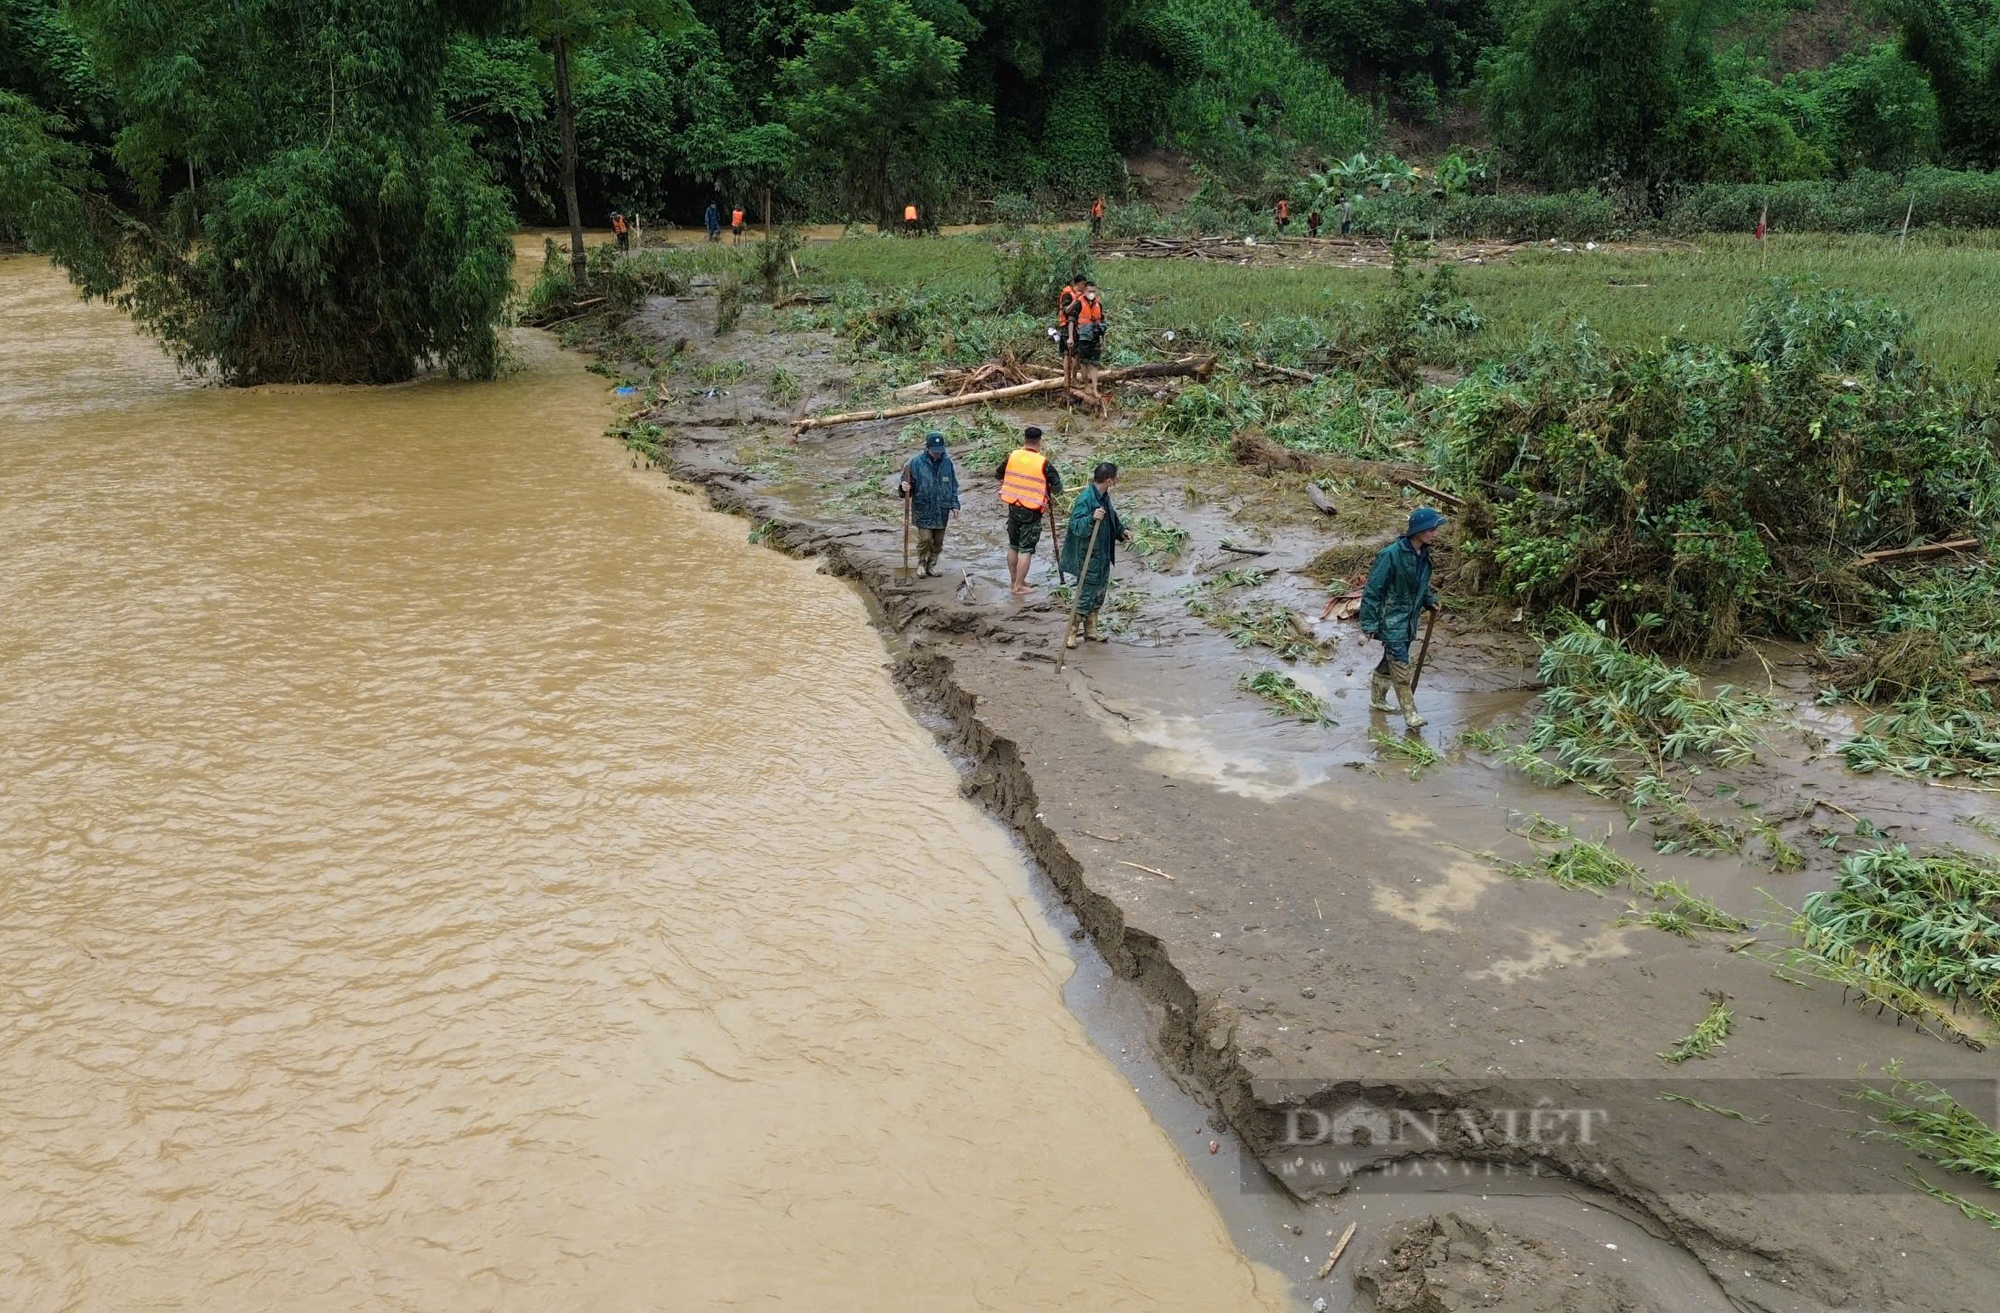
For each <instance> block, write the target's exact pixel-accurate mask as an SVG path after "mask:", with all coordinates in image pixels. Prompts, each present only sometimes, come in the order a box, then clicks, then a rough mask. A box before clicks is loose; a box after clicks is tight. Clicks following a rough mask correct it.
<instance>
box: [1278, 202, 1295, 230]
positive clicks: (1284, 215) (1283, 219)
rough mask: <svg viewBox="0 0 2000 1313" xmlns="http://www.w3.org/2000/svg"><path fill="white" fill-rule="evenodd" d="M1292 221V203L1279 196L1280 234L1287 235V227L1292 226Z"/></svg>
mask: <svg viewBox="0 0 2000 1313" xmlns="http://www.w3.org/2000/svg"><path fill="white" fill-rule="evenodd" d="M1291 222H1292V203H1291V202H1290V201H1288V200H1286V199H1285V198H1284V197H1282V196H1280V197H1279V198H1278V236H1280V237H1283V236H1284V235H1285V229H1286V228H1287V227H1288V226H1290V224H1291Z"/></svg>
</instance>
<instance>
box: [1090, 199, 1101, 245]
mask: <svg viewBox="0 0 2000 1313" xmlns="http://www.w3.org/2000/svg"><path fill="white" fill-rule="evenodd" d="M1103 231H1104V198H1103V197H1102V196H1100V197H1098V198H1097V199H1096V200H1094V201H1092V202H1091V203H1090V235H1091V236H1092V237H1095V236H1097V234H1099V233H1101V232H1103Z"/></svg>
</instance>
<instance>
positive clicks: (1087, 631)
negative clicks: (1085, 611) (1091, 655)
mask: <svg viewBox="0 0 2000 1313" xmlns="http://www.w3.org/2000/svg"><path fill="white" fill-rule="evenodd" d="M1083 636H1084V637H1085V638H1087V639H1089V640H1090V641H1091V642H1093V643H1108V642H1110V641H1111V639H1110V638H1109V636H1107V635H1104V634H1100V633H1098V632H1097V613H1096V612H1095V611H1093V612H1091V613H1090V614H1089V615H1087V616H1085V617H1084V618H1083Z"/></svg>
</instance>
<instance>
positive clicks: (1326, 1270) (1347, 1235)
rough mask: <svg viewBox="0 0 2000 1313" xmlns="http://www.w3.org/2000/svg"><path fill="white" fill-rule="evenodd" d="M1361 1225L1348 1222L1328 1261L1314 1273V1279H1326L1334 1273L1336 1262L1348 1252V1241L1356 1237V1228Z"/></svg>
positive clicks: (1327, 1258) (1328, 1256) (1327, 1257)
mask: <svg viewBox="0 0 2000 1313" xmlns="http://www.w3.org/2000/svg"><path fill="white" fill-rule="evenodd" d="M1360 1225H1361V1224H1360V1223H1359V1222H1349V1223H1348V1224H1347V1229H1346V1230H1345V1231H1342V1232H1341V1233H1340V1240H1339V1242H1338V1243H1337V1244H1335V1245H1334V1247H1333V1252H1332V1253H1330V1254H1328V1255H1327V1256H1326V1262H1324V1263H1322V1264H1320V1269H1319V1271H1318V1272H1315V1273H1314V1274H1313V1280H1315V1281H1324V1280H1326V1279H1327V1278H1328V1277H1330V1276H1332V1275H1333V1267H1334V1264H1336V1263H1338V1262H1339V1261H1340V1256H1341V1255H1342V1254H1344V1253H1346V1252H1347V1245H1348V1242H1349V1241H1351V1240H1353V1239H1354V1230H1355V1228H1356V1227H1358V1226H1360Z"/></svg>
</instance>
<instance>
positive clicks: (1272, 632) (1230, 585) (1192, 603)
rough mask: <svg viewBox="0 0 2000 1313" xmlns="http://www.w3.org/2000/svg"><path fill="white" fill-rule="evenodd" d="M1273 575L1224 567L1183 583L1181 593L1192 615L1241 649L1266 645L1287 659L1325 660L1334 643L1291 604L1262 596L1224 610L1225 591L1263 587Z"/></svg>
mask: <svg viewBox="0 0 2000 1313" xmlns="http://www.w3.org/2000/svg"><path fill="white" fill-rule="evenodd" d="M1270 577H1271V576H1270V575H1268V574H1266V573H1265V572H1264V571H1262V570H1249V569H1231V570H1223V571H1220V572H1219V573H1217V574H1216V575H1215V577H1214V578H1212V579H1207V580H1203V581H1202V582H1200V583H1194V584H1187V585H1185V586H1183V587H1182V588H1181V590H1180V596H1181V600H1182V601H1183V602H1184V603H1185V604H1186V605H1187V609H1188V614H1189V615H1193V616H1199V617H1200V618H1202V619H1203V620H1206V621H1208V623H1209V624H1211V625H1213V626H1214V627H1215V628H1217V629H1220V630H1222V631H1223V632H1224V633H1225V634H1227V635H1229V641H1230V642H1232V643H1234V644H1235V645H1236V646H1237V648H1239V649H1242V648H1249V647H1263V648H1268V649H1270V651H1272V652H1273V653H1275V654H1276V655H1277V656H1278V657H1280V658H1281V659H1283V660H1286V661H1296V660H1299V659H1300V658H1304V659H1305V660H1307V661H1311V662H1314V663H1318V662H1320V661H1324V660H1325V659H1326V657H1327V653H1328V652H1329V651H1330V650H1331V648H1332V646H1333V644H1331V643H1324V642H1321V641H1320V639H1319V638H1317V637H1316V636H1315V635H1314V634H1313V632H1312V627H1311V626H1310V625H1308V624H1306V622H1305V621H1303V620H1301V619H1300V618H1299V614H1298V612H1296V611H1294V610H1292V609H1291V608H1290V607H1289V606H1286V605H1284V604H1283V603H1281V602H1275V601H1270V600H1268V599H1263V600H1254V601H1251V602H1247V603H1245V604H1244V605H1242V606H1237V607H1232V608H1227V609H1225V608H1224V607H1223V606H1222V605H1221V604H1220V603H1219V602H1218V601H1217V597H1218V595H1219V594H1222V593H1225V592H1233V591H1234V590H1236V589H1239V588H1242V589H1250V588H1260V587H1262V586H1263V585H1264V583H1265V582H1266V581H1267V580H1269V579H1270Z"/></svg>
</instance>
